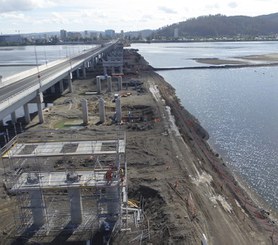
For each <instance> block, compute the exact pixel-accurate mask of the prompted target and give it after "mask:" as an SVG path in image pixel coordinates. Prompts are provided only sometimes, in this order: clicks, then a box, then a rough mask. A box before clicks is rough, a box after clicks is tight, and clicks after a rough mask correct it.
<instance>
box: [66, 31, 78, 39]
mask: <svg viewBox="0 0 278 245" xmlns="http://www.w3.org/2000/svg"><path fill="white" fill-rule="evenodd" d="M67 38H69V39H74V40H79V39H81V38H82V35H81V33H80V32H68V33H67Z"/></svg>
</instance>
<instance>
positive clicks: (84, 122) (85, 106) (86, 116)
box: [81, 99, 89, 125]
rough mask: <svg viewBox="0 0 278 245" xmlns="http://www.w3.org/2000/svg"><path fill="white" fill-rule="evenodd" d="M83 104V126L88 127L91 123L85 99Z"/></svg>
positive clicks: (82, 101)
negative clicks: (89, 122)
mask: <svg viewBox="0 0 278 245" xmlns="http://www.w3.org/2000/svg"><path fill="white" fill-rule="evenodd" d="M81 104H82V114H83V124H84V125H87V124H88V121H89V116H88V101H87V100H85V99H83V100H81Z"/></svg>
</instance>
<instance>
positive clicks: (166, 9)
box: [158, 6, 177, 14]
mask: <svg viewBox="0 0 278 245" xmlns="http://www.w3.org/2000/svg"><path fill="white" fill-rule="evenodd" d="M158 9H159V10H160V11H162V12H164V13H166V14H176V13H177V11H175V10H174V9H171V8H168V7H165V6H160V7H158Z"/></svg>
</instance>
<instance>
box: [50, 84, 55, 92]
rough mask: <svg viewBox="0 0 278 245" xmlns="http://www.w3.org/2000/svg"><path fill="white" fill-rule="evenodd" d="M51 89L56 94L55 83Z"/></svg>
mask: <svg viewBox="0 0 278 245" xmlns="http://www.w3.org/2000/svg"><path fill="white" fill-rule="evenodd" d="M50 91H51V93H52V94H56V89H55V84H54V85H53V86H51V88H50Z"/></svg>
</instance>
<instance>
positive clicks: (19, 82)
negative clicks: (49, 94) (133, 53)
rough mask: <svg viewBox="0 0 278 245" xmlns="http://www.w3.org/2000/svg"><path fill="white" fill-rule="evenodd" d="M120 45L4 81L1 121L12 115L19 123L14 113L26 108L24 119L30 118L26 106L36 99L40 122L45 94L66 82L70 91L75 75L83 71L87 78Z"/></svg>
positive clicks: (112, 44) (1, 87) (23, 73)
mask: <svg viewBox="0 0 278 245" xmlns="http://www.w3.org/2000/svg"><path fill="white" fill-rule="evenodd" d="M116 44H117V41H115V42H110V43H108V44H106V45H104V46H98V47H96V48H93V49H90V50H87V51H85V52H83V53H81V54H78V55H75V56H73V57H71V58H69V59H62V60H58V61H55V62H51V63H49V64H47V65H42V66H38V67H37V68H34V69H31V70H29V71H25V72H22V73H19V74H18V75H15V76H12V77H10V78H6V79H3V80H2V81H1V83H0V121H2V120H3V119H4V118H5V117H6V116H8V115H10V114H11V115H12V121H13V123H15V122H16V115H15V110H16V109H18V108H20V107H21V106H24V105H25V107H24V112H25V115H27V114H29V111H28V106H26V105H27V103H29V102H30V101H31V100H34V99H36V102H37V104H38V112H39V118H40V122H43V116H42V113H40V111H41V110H42V108H41V106H40V105H39V104H40V103H42V102H43V98H42V92H44V91H45V90H47V89H48V88H50V87H52V86H53V85H55V84H56V83H57V82H60V81H62V80H63V79H66V80H67V81H68V83H69V89H70V90H71V79H72V73H73V72H77V73H78V75H79V70H80V69H82V74H83V76H84V77H85V76H86V68H87V67H88V66H90V64H91V65H94V64H95V63H96V62H97V61H98V60H99V59H100V58H102V57H103V56H104V55H105V54H107V53H108V52H110V51H111V50H113V48H114V45H116ZM25 119H26V121H27V123H28V122H29V121H30V118H28V115H27V116H26V117H25Z"/></svg>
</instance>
